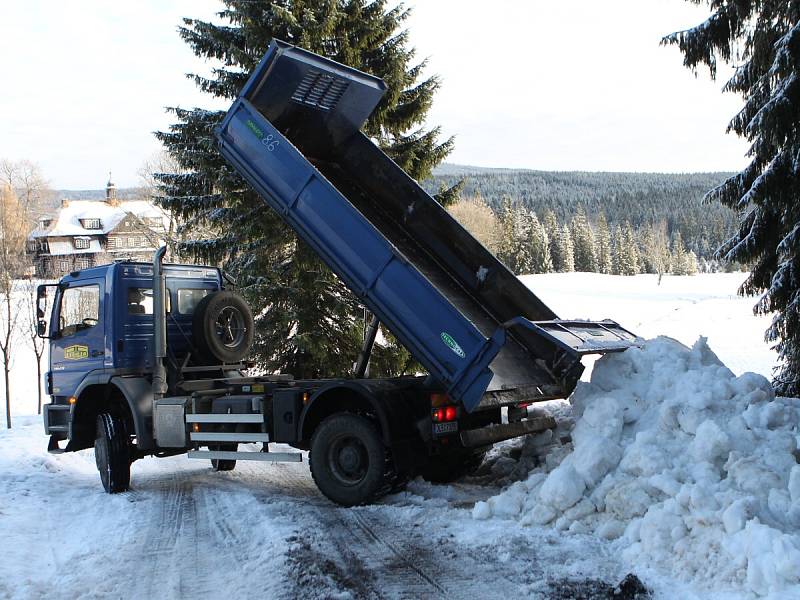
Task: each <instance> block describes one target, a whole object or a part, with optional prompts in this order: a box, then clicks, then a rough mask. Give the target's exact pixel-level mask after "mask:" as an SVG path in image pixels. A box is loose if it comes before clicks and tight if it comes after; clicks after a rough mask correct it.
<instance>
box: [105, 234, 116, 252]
mask: <svg viewBox="0 0 800 600" xmlns="http://www.w3.org/2000/svg"><path fill="white" fill-rule="evenodd" d="M116 247H117V238H115V237H110V238H108V241H107V242H106V248H108V249H109V250H111V249H112V248H116Z"/></svg>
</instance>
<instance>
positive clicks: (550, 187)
mask: <svg viewBox="0 0 800 600" xmlns="http://www.w3.org/2000/svg"><path fill="white" fill-rule="evenodd" d="M728 176H729V174H728V173H690V174H668V173H589V172H578V171H574V172H549V171H530V170H513V169H485V168H480V167H466V166H459V165H443V166H442V167H440V168H439V169H437V170H436V171H434V175H433V178H432V179H429V180H428V181H426V182H425V183H424V186H425V187H426V189H428V190H429V191H432V192H433V191H437V190H439V189H441V188H442V187H450V186H452V185H455V184H457V183H458V182H459V181H463V188H462V198H466V199H474V198H479V199H481V200H482V201H483V202H485V203H486V205H487V206H488V207H489V208H490V209H491V210H492V211H493V212H494V214H495V216H497V217H498V219H501V218H502V217H503V213H504V211H505V212H507V211H508V205H509V204H510V205H511V207H513V208H514V209H516V210H517V211H519V212H521V213H533V214H535V215H536V217H537V220H538V221H539V222H541V223H543V222H544V221H545V220H547V219H548V218H549V219H551V218H552V217H548V215H549V214H550V213H552V216H553V217H555V219H556V221H557V223H558V225H559V226H564V225H566V226H567V227H568V229H570V230H571V231H574V230H575V227H574V226H573V223H572V222H573V219H574V217H575V216H576V214H578V211H579V208H580V209H581V210H582V211H583V213H584V215H585V218H586V220H587V222H588V224H589V227H590V229H591V230H592V233H593V235H594V237H598V233H599V234H600V235H601V236H603V235H605V234H604V233H602V232H598V231H597V229H598V224H599V223H600V222H601V221H605V224H604V225H601V226H600V227H601V228H602V227H607V228H608V230H609V231H610V232H611V236H612V238H613V235H614V232H615V230H617V229H619V230H620V232H621V235H624V232H625V231H626V230H627V229H628V228H629V227H630V229H631V230H632V233H631V236H632V239H633V240H634V242H635V243H636V245H637V246H638V247H639V250H640V254H644V253H646V250H645V248H644V246H645V245H647V244H650V243H651V242H650V241H649V237H650V236H651V234H652V235H656V236H657V237H658V236H662V235H665V236H666V240H665V241H664V245H665V246H666V247H667V248H669V249H671V248H672V247H673V246H675V245H676V238H678V240H677V242H678V244H677V245H678V246H681V247H682V248H683V249H684V250H685V251H686V252H687V253H692V254H693V255H694V257H695V258H696V260H697V261H698V265H699V268H700V270H717V269H721V268H733V267H734V266H732V265H722V264H720V263H719V261H716V260H715V259H714V253H715V251H716V250H717V248H719V247H720V246H721V245H722V243H723V242H724V241H725V240H726V239H728V238H729V237H730V236H731V235H732V234H733V233H734V232H735V229H736V226H737V223H738V217H737V215H736V213H735V212H734V211H732V210H730V209H729V208H727V207H725V206H722V205H721V204H719V203H718V202H705V201H704V200H703V197H704V195H705V194H706V192H708V191H709V190H711V189H712V188H714V187H716V186H717V185H719V184H720V183H722V182H723V181H725V179H726V178H727V177H728ZM504 207H505V208H504ZM518 218H520V217H518ZM523 229H525V227H523V228H522V229H520V228H519V227H517V235H520V234H521V233H520V232H521V231H522V230H523ZM578 229H580V227H578ZM507 231H513V228H511V229H508V228H507ZM648 232H649V233H648ZM572 241H573V243H574V241H575V240H572ZM612 243H614V240H613V239H612ZM644 269H645V267H643V266H642V265H640V270H644Z"/></svg>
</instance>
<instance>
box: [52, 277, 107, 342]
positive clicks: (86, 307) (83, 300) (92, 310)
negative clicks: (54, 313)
mask: <svg viewBox="0 0 800 600" xmlns="http://www.w3.org/2000/svg"><path fill="white" fill-rule="evenodd" d="M99 315H100V286H99V285H84V286H80V287H70V288H67V289H66V290H64V293H63V294H62V295H61V306H60V307H59V313H58V326H59V333H60V334H61V335H62V336H67V335H72V334H73V333H75V332H76V331H79V330H81V329H88V328H89V327H94V326H95V325H97V323H98V320H99V318H100V316H99Z"/></svg>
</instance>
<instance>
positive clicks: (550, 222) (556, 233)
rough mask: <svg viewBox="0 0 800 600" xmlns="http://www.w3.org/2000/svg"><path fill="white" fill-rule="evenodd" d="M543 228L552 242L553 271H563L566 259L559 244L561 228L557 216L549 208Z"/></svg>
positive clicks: (543, 219)
mask: <svg viewBox="0 0 800 600" xmlns="http://www.w3.org/2000/svg"><path fill="white" fill-rule="evenodd" d="M542 226H543V227H544V230H545V233H547V237H548V240H549V242H550V259H551V260H552V261H553V271H556V272H559V271H562V270H563V269H562V265H563V264H564V258H563V255H562V252H561V245H560V243H559V242H560V239H561V228H560V227H559V226H558V220H557V219H556V214H555V213H554V212H553V211H552V210H550V209H549V208H548V209H547V210H546V211H545V212H544V217H543V218H542Z"/></svg>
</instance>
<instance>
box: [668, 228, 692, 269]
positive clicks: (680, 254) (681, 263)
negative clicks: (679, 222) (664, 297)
mask: <svg viewBox="0 0 800 600" xmlns="http://www.w3.org/2000/svg"><path fill="white" fill-rule="evenodd" d="M687 258H688V257H687V255H686V248H684V246H683V237H682V236H681V232H680V231H675V235H674V236H673V238H672V257H671V260H670V264H671V265H672V274H673V275H688V274H689V265H688V262H687Z"/></svg>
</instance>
